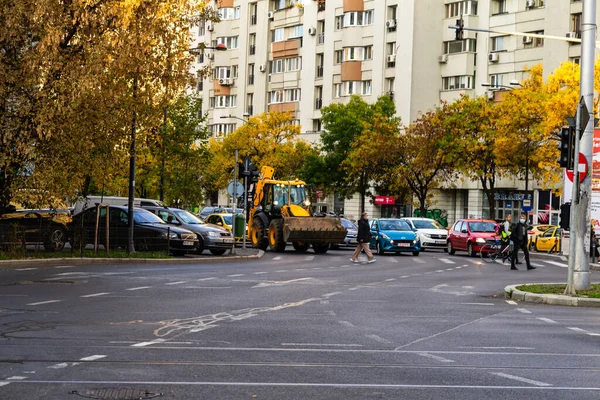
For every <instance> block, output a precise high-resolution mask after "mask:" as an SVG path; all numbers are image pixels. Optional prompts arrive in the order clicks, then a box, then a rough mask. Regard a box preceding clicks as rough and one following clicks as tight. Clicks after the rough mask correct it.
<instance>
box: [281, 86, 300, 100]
mask: <svg viewBox="0 0 600 400" xmlns="http://www.w3.org/2000/svg"><path fill="white" fill-rule="evenodd" d="M296 101H300V89H286V91H285V102H286V103H291V102H296Z"/></svg>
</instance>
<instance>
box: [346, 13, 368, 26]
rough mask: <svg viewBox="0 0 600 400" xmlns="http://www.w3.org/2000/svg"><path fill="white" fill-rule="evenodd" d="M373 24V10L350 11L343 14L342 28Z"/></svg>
mask: <svg viewBox="0 0 600 400" xmlns="http://www.w3.org/2000/svg"><path fill="white" fill-rule="evenodd" d="M372 24H373V10H367V11H350V12H347V13H344V20H343V26H342V27H343V28H345V27H347V26H365V25H372Z"/></svg>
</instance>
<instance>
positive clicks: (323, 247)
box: [312, 243, 329, 254]
mask: <svg viewBox="0 0 600 400" xmlns="http://www.w3.org/2000/svg"><path fill="white" fill-rule="evenodd" d="M312 247H313V250H314V251H315V253H317V254H325V253H327V250H329V243H325V244H316V243H313V245H312Z"/></svg>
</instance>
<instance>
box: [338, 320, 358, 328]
mask: <svg viewBox="0 0 600 400" xmlns="http://www.w3.org/2000/svg"><path fill="white" fill-rule="evenodd" d="M338 322H339V323H340V324H342V325H344V326H347V327H348V328H354V327H355V326H354V324H353V323H352V322H348V321H338Z"/></svg>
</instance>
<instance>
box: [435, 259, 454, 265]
mask: <svg viewBox="0 0 600 400" xmlns="http://www.w3.org/2000/svg"><path fill="white" fill-rule="evenodd" d="M439 260H440V261H441V262H443V263H444V264H456V263H455V262H454V261H452V260H450V259H448V258H440V259H439Z"/></svg>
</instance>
